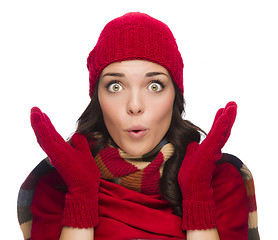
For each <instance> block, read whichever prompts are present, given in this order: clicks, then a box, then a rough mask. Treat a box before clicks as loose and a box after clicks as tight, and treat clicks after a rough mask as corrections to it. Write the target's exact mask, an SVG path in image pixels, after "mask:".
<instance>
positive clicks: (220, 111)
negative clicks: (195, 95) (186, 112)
mask: <svg viewBox="0 0 278 240" xmlns="http://www.w3.org/2000/svg"><path fill="white" fill-rule="evenodd" d="M223 111H224V108H220V109H219V110H218V111H217V113H216V115H215V117H214V120H213V123H212V126H211V129H213V128H214V126H215V124H216V122H217V120H218V119H219V117H220V116H221V115H222V113H223ZM210 132H211V131H209V133H208V135H207V137H208V136H209V134H210Z"/></svg>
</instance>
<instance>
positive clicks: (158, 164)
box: [94, 139, 174, 195]
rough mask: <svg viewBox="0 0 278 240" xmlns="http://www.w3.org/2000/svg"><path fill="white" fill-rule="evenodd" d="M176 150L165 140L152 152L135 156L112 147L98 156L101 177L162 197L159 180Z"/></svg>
mask: <svg viewBox="0 0 278 240" xmlns="http://www.w3.org/2000/svg"><path fill="white" fill-rule="evenodd" d="M173 152H174V147H173V145H172V144H171V143H168V142H167V140H165V139H163V140H162V141H161V142H160V143H159V144H158V145H157V146H156V148H154V149H153V150H152V151H151V152H149V153H147V154H145V155H143V156H132V155H130V154H127V153H125V152H123V151H122V150H121V149H119V148H117V147H113V146H112V145H110V146H107V147H106V148H104V149H103V150H101V151H100V152H99V154H98V155H97V156H95V157H94V159H95V161H96V163H97V165H98V167H99V169H100V173H101V178H102V179H106V180H109V181H111V182H114V183H117V184H119V185H122V186H124V187H126V188H129V189H132V190H134V191H137V192H141V193H144V194H149V195H153V194H160V191H159V179H160V177H161V175H162V172H163V166H164V163H165V162H166V161H167V160H168V159H169V158H170V157H171V156H172V155H173Z"/></svg>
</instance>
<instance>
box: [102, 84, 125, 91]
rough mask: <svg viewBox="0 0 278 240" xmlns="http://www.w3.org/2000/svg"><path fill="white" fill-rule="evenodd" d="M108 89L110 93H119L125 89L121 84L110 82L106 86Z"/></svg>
mask: <svg viewBox="0 0 278 240" xmlns="http://www.w3.org/2000/svg"><path fill="white" fill-rule="evenodd" d="M106 88H107V89H108V91H109V92H113V93H116V92H119V91H121V90H122V89H123V87H122V86H121V84H120V83H118V82H110V83H108V84H107V85H106Z"/></svg>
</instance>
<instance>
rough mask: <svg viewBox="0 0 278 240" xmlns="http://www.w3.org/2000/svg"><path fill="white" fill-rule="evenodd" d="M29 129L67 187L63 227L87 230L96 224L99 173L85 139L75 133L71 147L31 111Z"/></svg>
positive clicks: (37, 111) (43, 117) (36, 111)
mask: <svg viewBox="0 0 278 240" xmlns="http://www.w3.org/2000/svg"><path fill="white" fill-rule="evenodd" d="M31 125H32V128H33V130H34V132H35V134H36V137H37V141H38V143H39V145H40V146H41V148H42V149H43V150H44V151H45V153H46V154H47V156H48V157H49V159H50V161H51V164H53V166H54V167H55V168H56V169H57V171H58V172H59V174H60V175H61V177H62V179H63V180H64V181H65V183H66V184H67V187H68V192H67V194H66V204H65V209H64V215H63V220H62V222H63V225H64V226H69V227H79V228H90V227H94V226H96V225H97V224H98V192H99V182H100V178H101V176H100V172H99V169H98V166H97V165H96V163H95V161H94V159H93V156H92V153H91V150H90V147H89V144H88V141H87V139H86V137H85V136H84V135H82V134H80V133H75V134H74V135H73V136H72V137H71V140H70V144H69V143H68V142H65V141H64V139H63V138H62V137H61V135H60V134H59V133H57V131H56V129H55V128H54V126H53V124H52V123H51V121H50V119H49V118H48V116H47V115H46V114H44V113H43V112H41V110H40V109H39V108H37V107H34V108H32V110H31Z"/></svg>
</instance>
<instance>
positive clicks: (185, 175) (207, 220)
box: [178, 102, 237, 230]
mask: <svg viewBox="0 0 278 240" xmlns="http://www.w3.org/2000/svg"><path fill="white" fill-rule="evenodd" d="M236 113H237V105H236V103H235V102H229V103H228V104H227V105H226V107H225V108H221V109H219V110H218V112H217V113H216V116H215V119H214V122H213V125H212V128H211V130H210V132H209V133H208V135H207V137H206V138H205V140H204V141H203V142H202V143H201V144H200V145H199V144H198V143H197V142H191V143H190V144H189V145H188V146H187V149H186V154H185V157H184V160H183V162H182V165H181V168H180V170H179V174H178V183H179V186H180V189H181V192H182V198H183V201H182V205H183V229H184V230H195V229H210V228H215V227H216V218H215V211H214V200H213V191H212V187H211V180H212V176H213V172H214V170H215V168H216V162H217V161H218V160H219V159H220V158H221V155H222V153H221V149H222V148H223V146H224V145H225V143H226V142H227V140H228V138H229V136H230V133H231V129H232V126H233V124H234V121H235V118H236Z"/></svg>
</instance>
